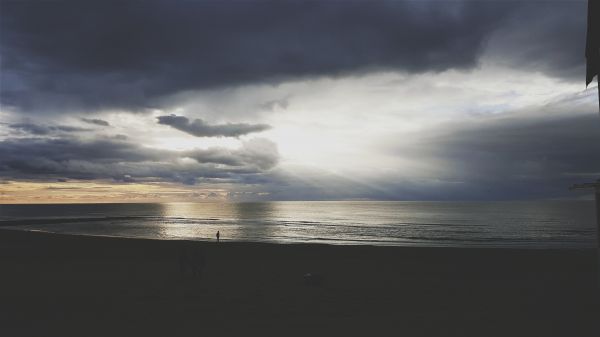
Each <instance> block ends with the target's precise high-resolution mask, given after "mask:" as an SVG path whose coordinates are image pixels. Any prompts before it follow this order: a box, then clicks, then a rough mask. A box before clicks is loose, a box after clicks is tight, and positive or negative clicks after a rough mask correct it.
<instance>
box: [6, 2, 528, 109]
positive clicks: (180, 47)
mask: <svg viewBox="0 0 600 337" xmlns="http://www.w3.org/2000/svg"><path fill="white" fill-rule="evenodd" d="M1 6H2V8H1V9H2V10H1V11H0V13H1V17H0V29H1V30H2V39H1V40H0V43H1V48H0V50H1V51H2V58H1V62H2V63H1V66H2V70H3V71H2V80H3V86H2V91H1V99H2V102H3V103H4V104H5V105H7V106H12V107H16V108H19V109H20V110H22V111H29V112H38V111H39V112H48V111H69V110H74V109H83V110H85V111H93V110H97V109H103V108H123V109H131V110H139V109H144V108H148V107H155V106H157V105H160V100H161V98H164V97H166V96H168V95H172V94H175V93H178V92H182V91H188V90H193V89H203V88H216V87H224V86H232V85H238V84H244V83H256V82H273V83H274V82H279V81H282V80H285V79H288V78H294V77H306V76H322V75H325V76H336V75H343V74H348V73H353V72H357V71H367V70H370V69H396V70H400V71H407V72H425V71H443V70H446V69H449V68H469V67H472V66H474V65H476V64H477V60H478V56H479V55H480V53H481V51H482V48H483V46H484V43H485V41H486V39H487V38H488V36H489V35H490V34H491V33H492V32H493V31H494V30H495V29H496V28H497V27H499V26H500V25H502V24H503V23H504V22H505V20H506V18H507V17H509V16H510V15H511V13H513V12H514V11H515V10H516V9H518V8H519V7H520V5H518V4H515V3H512V2H511V3H504V2H474V1H441V2H440V1H435V2H412V1H407V2H403V1H353V2H343V3H342V2H328V1H323V2H313V1H310V2H304V1H281V2H279V1H278V2H272V1H249V2H235V4H231V3H227V2H204V1H186V2H175V3H166V2H164V1H144V2H143V3H140V2H137V1H122V2H119V4H118V5H116V4H115V3H113V2H110V1H109V2H106V1H86V2H80V1H60V2H54V1H53V2H37V1H36V2H34V1H23V2H16V1H15V2H6V1H3V2H2V4H1Z"/></svg>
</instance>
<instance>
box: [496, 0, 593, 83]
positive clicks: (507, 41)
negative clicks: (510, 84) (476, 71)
mask: <svg viewBox="0 0 600 337" xmlns="http://www.w3.org/2000/svg"><path fill="white" fill-rule="evenodd" d="M586 11H587V6H586V1H577V0H570V1H552V2H548V1H546V2H544V1H523V2H522V3H521V4H520V8H519V10H518V11H515V12H514V13H513V14H512V15H511V16H509V17H508V18H507V20H506V22H505V23H504V24H503V25H501V26H500V27H499V28H498V29H497V30H496V31H495V32H493V33H492V34H491V35H490V39H489V41H488V46H487V50H486V52H485V57H486V58H489V59H491V60H493V62H495V63H499V64H504V65H505V66H509V67H518V68H521V69H524V70H528V71H531V72H543V73H546V74H549V75H551V76H556V77H559V78H564V79H567V80H572V81H579V82H582V83H585V82H584V80H585V55H584V50H585V39H586Z"/></svg>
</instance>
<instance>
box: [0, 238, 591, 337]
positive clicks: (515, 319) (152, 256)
mask: <svg viewBox="0 0 600 337" xmlns="http://www.w3.org/2000/svg"><path fill="white" fill-rule="evenodd" d="M190 245H191V246H192V248H190ZM185 247H187V248H185ZM190 251H192V253H191V254H190V253H189V252H190ZM199 255H201V256H202V258H201V259H199V258H198V257H197V256H199ZM190 256H191V257H190ZM182 258H183V261H187V262H189V261H191V263H187V264H185V263H184V265H190V264H192V265H193V264H196V265H198V266H200V267H199V269H201V275H200V276H199V277H194V276H193V275H192V274H191V273H190V272H186V273H184V274H182V273H181V268H180V267H181V261H182ZM200 260H201V261H200ZM198 261H200V262H198ZM596 265H597V260H596V250H517V249H492V248H482V249H475V248H404V247H371V246H328V245H308V244H293V245H277V244H264V243H235V242H221V243H218V244H217V243H216V242H194V243H189V242H185V241H158V240H141V239H121V238H100V237H82V236H69V235H56V234H47V233H39V232H37V233H36V232H21V231H15V230H0V336H138V335H139V336H203V335H232V336H234V335H235V336H239V335H252V336H254V335H257V336H261V335H276V336H297V335H303V336H306V335H311V336H348V335H351V336H367V335H372V336H392V335H393V336H482V337H485V336H574V337H575V336H600V306H599V301H598V298H599V292H598V286H597V284H598V283H597V282H598V281H597V269H596ZM307 273H312V275H317V277H312V278H307V277H305V274H307Z"/></svg>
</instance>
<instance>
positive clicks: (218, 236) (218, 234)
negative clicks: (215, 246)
mask: <svg viewBox="0 0 600 337" xmlns="http://www.w3.org/2000/svg"><path fill="white" fill-rule="evenodd" d="M220 238H221V233H219V231H217V242H219V239H220Z"/></svg>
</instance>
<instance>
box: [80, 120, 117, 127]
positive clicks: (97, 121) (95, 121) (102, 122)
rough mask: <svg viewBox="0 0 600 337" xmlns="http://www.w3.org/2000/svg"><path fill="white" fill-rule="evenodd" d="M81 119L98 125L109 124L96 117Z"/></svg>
mask: <svg viewBox="0 0 600 337" xmlns="http://www.w3.org/2000/svg"><path fill="white" fill-rule="evenodd" d="M81 121H82V122H85V123H88V124H94V125H99V126H110V124H109V123H108V122H107V121H105V120H102V119H97V118H81Z"/></svg>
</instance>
